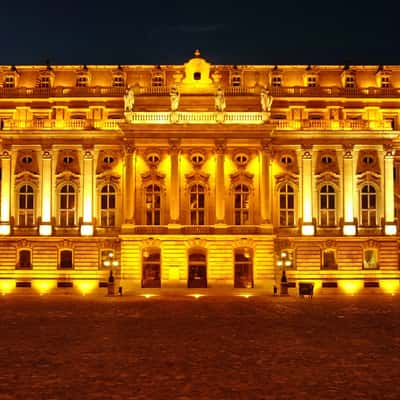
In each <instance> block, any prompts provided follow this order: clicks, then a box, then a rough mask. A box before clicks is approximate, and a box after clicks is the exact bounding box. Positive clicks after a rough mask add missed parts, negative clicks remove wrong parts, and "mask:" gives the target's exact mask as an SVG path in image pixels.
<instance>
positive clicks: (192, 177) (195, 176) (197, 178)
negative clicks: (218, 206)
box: [185, 171, 210, 185]
mask: <svg viewBox="0 0 400 400" xmlns="http://www.w3.org/2000/svg"><path fill="white" fill-rule="evenodd" d="M209 177H210V174H206V173H205V172H201V171H195V172H191V173H190V174H186V175H185V178H186V181H187V183H188V185H192V184H193V183H195V182H199V183H202V184H203V185H207V183H208V178H209Z"/></svg>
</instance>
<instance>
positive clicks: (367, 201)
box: [360, 185, 377, 226]
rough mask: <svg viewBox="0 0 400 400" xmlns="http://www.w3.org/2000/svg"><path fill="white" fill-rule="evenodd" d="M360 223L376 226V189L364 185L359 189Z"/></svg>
mask: <svg viewBox="0 0 400 400" xmlns="http://www.w3.org/2000/svg"><path fill="white" fill-rule="evenodd" d="M360 203H361V225H362V226H376V210H377V207H376V189H375V188H374V187H373V186H372V185H364V186H363V187H362V189H361V201H360Z"/></svg>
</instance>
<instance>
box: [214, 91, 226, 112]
mask: <svg viewBox="0 0 400 400" xmlns="http://www.w3.org/2000/svg"><path fill="white" fill-rule="evenodd" d="M225 108H226V103H225V94H224V91H223V90H222V88H221V86H220V87H218V89H217V91H216V92H215V109H216V110H217V111H218V112H224V110H225Z"/></svg>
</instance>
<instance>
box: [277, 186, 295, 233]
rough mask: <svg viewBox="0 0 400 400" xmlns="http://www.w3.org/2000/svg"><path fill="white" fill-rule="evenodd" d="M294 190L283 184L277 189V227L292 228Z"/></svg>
mask: <svg viewBox="0 0 400 400" xmlns="http://www.w3.org/2000/svg"><path fill="white" fill-rule="evenodd" d="M294 211H295V209H294V189H293V186H292V185H290V184H288V183H285V184H284V185H282V186H281V188H280V189H279V225H280V226H294Z"/></svg>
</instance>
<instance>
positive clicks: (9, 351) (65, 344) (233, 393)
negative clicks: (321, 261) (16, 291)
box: [0, 295, 400, 400]
mask: <svg viewBox="0 0 400 400" xmlns="http://www.w3.org/2000/svg"><path fill="white" fill-rule="evenodd" d="M0 326H1V330H0V347H1V348H0V400H13V399H24V400H36V399H40V400H53V399H54V400H55V399H79V400H81V399H82V400H84V399H85V400H86V399H90V400H91V399H98V400H100V399H107V400H119V399H121V400H122V399H124V400H139V399H140V400H153V399H154V400H169V399H171V400H172V399H173V400H189V399H193V400H197V399H199V400H201V399H211V400H222V399H232V400H245V399H246V400H247V399H248V400H261V399H323V400H325V399H377V400H378V399H379V400H380V399H399V398H400V384H399V382H400V296H398V295H397V296H385V295H376V296H354V297H351V296H349V297H344V296H337V297H314V298H313V299H302V298H298V297H287V298H280V297H272V296H254V297H250V298H243V297H237V296H234V295H231V296H205V297H202V298H199V299H195V298H193V297H188V296H185V295H180V296H176V297H173V296H161V297H160V296H158V297H153V298H150V299H145V298H144V297H140V296H126V297H114V298H108V297H100V296H99V297H77V296H57V295H53V296H18V295H14V296H13V295H11V296H4V297H1V298H0Z"/></svg>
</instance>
